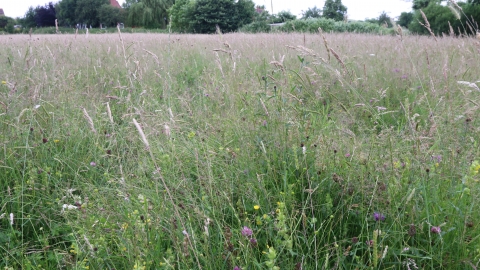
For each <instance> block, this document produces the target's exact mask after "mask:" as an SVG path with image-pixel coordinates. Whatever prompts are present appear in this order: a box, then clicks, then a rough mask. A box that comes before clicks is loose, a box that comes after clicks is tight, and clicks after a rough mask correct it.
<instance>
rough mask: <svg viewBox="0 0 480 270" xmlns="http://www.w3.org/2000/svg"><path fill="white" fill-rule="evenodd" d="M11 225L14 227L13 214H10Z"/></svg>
mask: <svg viewBox="0 0 480 270" xmlns="http://www.w3.org/2000/svg"><path fill="white" fill-rule="evenodd" d="M10 225H13V213H10Z"/></svg>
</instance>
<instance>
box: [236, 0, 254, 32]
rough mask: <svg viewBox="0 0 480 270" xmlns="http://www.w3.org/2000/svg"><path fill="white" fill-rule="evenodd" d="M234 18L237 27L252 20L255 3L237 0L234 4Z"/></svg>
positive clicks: (248, 0) (249, 0) (247, 0)
mask: <svg viewBox="0 0 480 270" xmlns="http://www.w3.org/2000/svg"><path fill="white" fill-rule="evenodd" d="M235 12H236V13H235V19H236V20H237V28H240V27H242V26H244V25H246V24H249V23H251V22H252V19H253V17H254V16H255V13H256V12H255V4H254V3H253V1H251V0H238V1H237V3H236V4H235Z"/></svg>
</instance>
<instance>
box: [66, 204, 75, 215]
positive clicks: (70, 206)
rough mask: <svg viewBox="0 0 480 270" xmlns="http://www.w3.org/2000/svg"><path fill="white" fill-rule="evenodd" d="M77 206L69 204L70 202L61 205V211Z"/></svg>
mask: <svg viewBox="0 0 480 270" xmlns="http://www.w3.org/2000/svg"><path fill="white" fill-rule="evenodd" d="M77 208H78V207H76V206H75V205H71V204H64V205H62V213H63V212H65V209H66V210H74V209H77Z"/></svg>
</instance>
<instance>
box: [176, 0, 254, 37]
mask: <svg viewBox="0 0 480 270" xmlns="http://www.w3.org/2000/svg"><path fill="white" fill-rule="evenodd" d="M168 12H169V15H170V16H171V18H172V19H171V23H172V28H173V29H174V30H176V31H179V32H194V33H214V32H215V31H216V27H217V26H218V27H220V29H221V30H222V31H224V32H233V31H236V30H237V29H238V28H239V27H241V26H243V25H246V24H248V23H250V22H252V20H253V18H254V16H255V9H254V4H253V2H252V1H251V0H239V1H238V2H236V3H235V1H233V0H199V1H196V2H195V1H190V0H180V1H177V2H176V3H175V5H173V6H172V7H171V8H170V9H169V10H168Z"/></svg>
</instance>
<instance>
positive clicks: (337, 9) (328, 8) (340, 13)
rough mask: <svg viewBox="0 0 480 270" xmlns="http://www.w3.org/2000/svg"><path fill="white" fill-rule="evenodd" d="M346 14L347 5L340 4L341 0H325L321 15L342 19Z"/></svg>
mask: <svg viewBox="0 0 480 270" xmlns="http://www.w3.org/2000/svg"><path fill="white" fill-rule="evenodd" d="M346 14H347V7H346V6H345V5H343V4H342V0H326V1H325V5H324V6H323V17H324V18H327V19H334V20H335V21H342V20H343V19H344V18H345V15H346Z"/></svg>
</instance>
